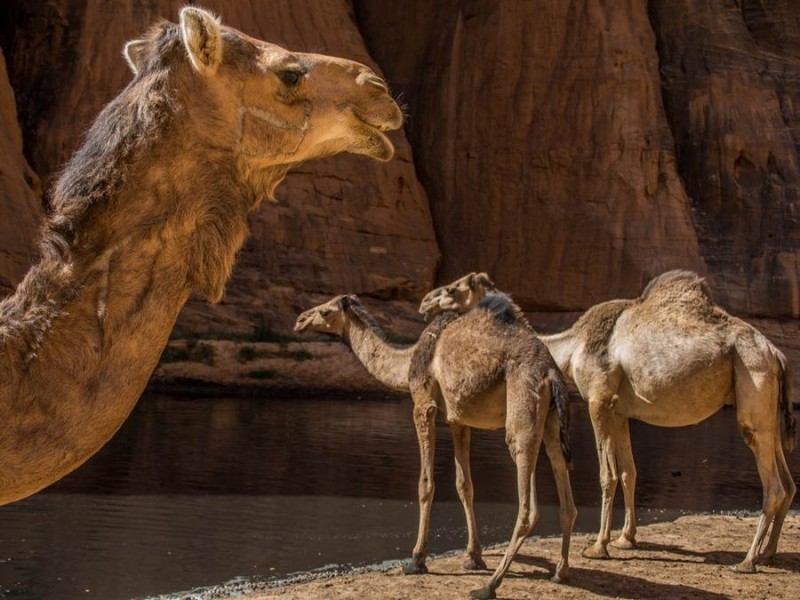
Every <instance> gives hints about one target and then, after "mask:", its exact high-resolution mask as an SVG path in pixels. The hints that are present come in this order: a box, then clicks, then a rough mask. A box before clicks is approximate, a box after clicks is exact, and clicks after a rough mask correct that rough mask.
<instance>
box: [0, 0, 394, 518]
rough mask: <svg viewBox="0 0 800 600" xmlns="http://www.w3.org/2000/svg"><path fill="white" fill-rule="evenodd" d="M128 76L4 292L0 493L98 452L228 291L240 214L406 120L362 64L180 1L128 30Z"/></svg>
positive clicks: (33, 486)
mask: <svg viewBox="0 0 800 600" xmlns="http://www.w3.org/2000/svg"><path fill="white" fill-rule="evenodd" d="M124 55H125V59H126V60H127V62H128V64H129V65H130V67H131V69H132V71H133V73H134V76H133V80H132V81H131V82H130V84H129V85H128V86H127V87H126V88H125V89H124V90H123V91H122V92H121V93H120V94H119V96H117V97H116V98H115V99H114V100H112V101H111V102H110V103H109V104H108V105H107V106H106V107H105V108H104V109H103V110H102V112H101V113H100V115H99V116H98V118H97V120H96V121H95V123H94V124H93V126H92V127H91V129H90V130H89V131H88V133H87V136H86V139H85V142H84V144H83V146H82V147H81V148H80V149H79V150H78V151H77V152H76V154H75V155H74V156H73V157H72V159H71V160H70V161H69V162H68V164H67V165H66V167H65V169H64V170H63V172H62V174H61V175H60V177H59V179H58V181H57V183H56V184H55V187H54V190H53V194H52V203H51V209H52V210H51V212H50V214H49V216H48V219H47V223H46V224H45V226H44V231H43V239H42V241H41V244H40V254H41V259H40V261H39V262H38V263H37V264H35V265H34V266H33V267H32V268H31V269H30V271H29V272H28V273H27V275H26V276H25V277H24V279H23V281H22V282H21V283H20V284H19V286H18V287H17V289H16V291H15V293H14V294H13V295H12V296H10V297H8V298H7V299H5V300H4V301H3V302H2V303H0V422H2V424H3V435H2V437H0V465H2V466H1V467H0V504H4V503H8V502H12V501H14V500H18V499H20V498H24V497H26V496H28V495H30V494H33V493H35V492H37V491H38V490H40V489H42V488H43V487H45V486H47V485H49V484H50V483H52V482H54V481H56V480H57V479H59V478H61V477H62V476H64V475H66V474H67V473H69V472H70V471H72V470H73V469H75V468H77V467H78V466H79V465H80V464H81V463H83V462H84V461H85V460H87V459H88V458H89V457H90V456H91V455H92V454H94V453H95V452H96V451H97V450H98V449H99V448H100V447H101V446H102V445H103V444H105V443H106V442H107V441H108V440H109V439H110V438H111V437H112V435H113V434H114V433H115V432H116V431H117V429H118V428H119V427H120V426H121V424H122V422H123V421H124V420H125V418H126V417H127V416H128V414H129V413H130V411H131V410H132V409H133V406H134V405H135V403H136V401H137V400H138V398H139V396H140V394H141V393H142V391H143V390H144V388H145V385H146V383H147V380H148V378H149V376H150V374H151V373H152V371H153V369H154V368H155V366H156V364H157V362H158V359H159V356H160V355H161V352H162V350H163V348H164V347H165V345H166V343H167V341H168V337H169V334H170V331H171V329H172V327H173V325H174V323H175V319H176V317H177V316H178V313H179V312H180V310H181V307H183V305H184V303H185V302H186V300H187V298H188V297H189V294H190V293H191V292H193V291H197V292H199V293H200V294H202V295H204V296H205V297H206V298H207V299H208V300H209V301H211V302H216V301H218V300H219V299H220V297H221V296H222V294H223V290H224V286H225V282H226V280H227V279H228V277H229V275H230V273H231V269H232V266H233V263H234V258H235V255H236V252H237V250H238V249H239V248H240V247H241V245H242V243H243V242H244V239H245V237H246V235H247V216H248V214H249V213H250V212H252V211H253V210H255V209H256V208H257V207H258V206H259V204H260V202H261V200H262V199H263V198H269V199H270V200H272V199H273V194H274V191H275V188H276V186H277V185H278V184H279V183H280V182H281V181H282V180H283V178H284V176H285V175H286V173H287V171H288V170H289V168H290V167H291V166H292V165H294V164H297V163H300V162H303V161H306V160H310V159H313V158H317V157H323V156H329V155H332V154H336V153H338V152H344V151H347V152H352V153H356V154H363V155H366V156H369V157H372V158H375V159H378V160H381V161H386V160H389V159H390V158H391V157H392V154H393V151H394V150H393V146H392V144H391V142H390V141H389V139H388V138H387V137H386V135H385V133H384V132H385V131H388V130H392V129H397V128H399V127H400V126H401V124H402V120H403V117H402V113H401V111H400V109H399V107H398V106H397V104H396V103H395V101H394V100H393V99H392V97H391V95H390V94H389V91H388V88H387V86H386V83H385V82H384V81H383V80H382V79H381V78H379V77H378V76H377V75H375V73H373V72H372V71H371V70H370V69H369V68H368V67H366V66H364V65H361V64H359V63H356V62H353V61H349V60H344V59H340V58H333V57H328V56H323V55H318V54H302V53H295V52H289V51H287V50H285V49H283V48H281V47H279V46H276V45H273V44H269V43H267V42H263V41H260V40H257V39H254V38H251V37H249V36H247V35H245V34H243V33H241V32H239V31H237V30H235V29H232V28H230V27H226V26H223V25H222V24H221V23H220V21H219V19H218V18H217V17H215V16H214V15H212V14H210V13H208V12H206V11H204V10H201V9H198V8H193V7H186V8H184V9H182V10H181V11H180V22H179V23H177V24H176V23H169V22H166V21H165V22H162V23H160V24H158V25H156V26H155V27H153V28H152V29H151V30H150V32H149V33H148V34H147V35H146V36H145V37H144V38H142V39H138V40H134V41H131V42H128V44H127V45H126V46H125V49H124Z"/></svg>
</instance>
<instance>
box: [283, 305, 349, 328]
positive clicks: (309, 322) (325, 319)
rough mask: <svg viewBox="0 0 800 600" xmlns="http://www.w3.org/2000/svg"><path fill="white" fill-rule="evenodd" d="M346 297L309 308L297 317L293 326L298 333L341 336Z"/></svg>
mask: <svg viewBox="0 0 800 600" xmlns="http://www.w3.org/2000/svg"><path fill="white" fill-rule="evenodd" d="M346 298H347V296H336V297H335V298H333V299H331V300H329V301H328V302H326V303H325V304H320V305H319V306H315V307H314V308H310V309H308V310H307V311H305V312H304V313H302V314H301V315H300V316H299V317H297V321H296V322H295V324H294V330H295V331H297V332H298V333H303V332H304V331H308V330H311V331H317V332H319V333H329V334H331V335H341V334H342V332H343V331H344V311H345V306H344V303H345V299H346Z"/></svg>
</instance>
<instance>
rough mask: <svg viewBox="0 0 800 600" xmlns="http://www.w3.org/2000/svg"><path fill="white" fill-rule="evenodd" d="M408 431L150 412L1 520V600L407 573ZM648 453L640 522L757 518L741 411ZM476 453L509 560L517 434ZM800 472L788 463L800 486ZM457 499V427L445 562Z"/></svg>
mask: <svg viewBox="0 0 800 600" xmlns="http://www.w3.org/2000/svg"><path fill="white" fill-rule="evenodd" d="M410 413H411V408H410V401H409V400H407V399H398V398H397V397H386V396H374V397H357V396H355V395H354V396H353V397H348V398H341V397H338V398H336V397H334V398H275V397H264V398H212V399H209V398H186V397H170V396H164V395H147V396H145V397H144V398H143V399H142V400H141V401H140V403H139V405H138V406H137V408H136V410H135V411H134V413H133V415H132V416H131V418H130V419H129V420H128V421H127V422H126V424H125V425H124V426H123V428H122V429H121V430H120V432H119V433H118V434H117V435H116V436H115V438H114V439H113V440H112V442H111V443H110V444H108V445H107V446H106V447H105V448H104V449H103V450H102V451H101V452H100V453H99V454H97V455H96V456H94V457H93V458H92V459H91V460H90V461H89V462H88V463H87V464H86V465H84V466H83V467H82V468H81V469H80V470H78V471H76V472H75V473H73V474H72V475H70V476H69V477H67V478H66V479H64V480H62V481H61V482H59V483H58V484H56V485H54V486H52V487H51V488H49V489H48V490H47V491H45V492H43V493H40V494H37V495H35V496H33V497H31V498H28V499H26V500H24V501H21V502H17V503H15V504H11V505H9V506H5V507H2V509H0V510H1V511H2V528H1V529H0V597H4V598H28V599H40V598H47V599H51V598H52V599H58V600H71V599H73V598H87V599H103V600H117V599H130V598H143V597H148V596H156V595H160V594H169V593H171V592H179V591H181V590H189V589H192V588H195V587H199V586H208V585H213V584H218V583H222V582H225V581H230V580H232V579H235V578H238V577H251V576H279V575H285V574H288V573H292V572H296V571H302V570H308V569H314V568H319V567H323V566H326V565H332V564H355V565H358V564H369V563H375V562H380V561H383V560H387V559H397V558H405V557H407V556H409V555H410V552H411V548H412V547H413V545H414V541H415V536H416V526H417V505H416V486H417V483H416V482H417V476H418V468H419V466H418V465H419V458H418V453H417V444H416V437H415V434H414V429H413V425H412V423H411V416H410ZM573 415H574V417H573V428H572V437H573V450H574V455H575V470H574V471H573V474H572V478H573V486H574V493H575V499H576V503H577V504H578V507H579V511H580V515H579V520H578V530H579V531H594V530H595V529H596V527H597V525H598V521H597V510H596V507H597V505H598V504H599V489H598V484H597V460H596V455H595V450H594V441H593V435H592V430H591V426H590V424H589V422H588V416H587V414H586V410H585V408H584V407H583V405H582V404H579V403H575V406H574V412H573ZM798 417H799V418H800V415H798ZM632 437H633V441H634V453H635V456H636V459H637V466H638V468H639V482H638V488H637V500H638V502H637V504H638V506H639V507H640V517H641V519H642V521H648V520H655V519H667V518H671V517H672V516H674V515H675V514H677V513H678V512H679V511H681V510H685V511H715V510H739V509H741V510H758V508H759V504H760V497H761V489H760V484H759V481H758V476H757V474H756V472H755V465H754V461H753V457H752V455H751V454H750V452H749V450H748V449H747V448H746V447H745V445H744V443H743V442H742V441H741V439H740V438H739V435H738V433H737V431H736V425H735V416H734V413H733V411H732V410H723V411H722V412H720V413H718V414H717V415H715V416H714V417H712V418H711V419H709V420H707V421H705V422H703V423H701V424H700V425H697V426H694V427H687V428H682V429H675V430H672V429H661V428H654V427H649V426H646V425H643V424H641V423H632ZM472 447H473V459H472V464H473V471H474V473H473V475H474V479H475V487H476V511H477V517H478V523H479V526H480V531H481V538H482V541H483V542H484V543H497V542H502V541H505V540H507V539H508V537H509V536H510V533H511V529H512V527H513V521H514V517H515V513H516V506H515V503H516V491H515V485H516V483H515V474H514V469H513V466H512V463H511V460H510V458H509V456H508V453H507V451H506V448H505V445H504V439H503V433H502V432H475V434H474V436H473V444H472ZM798 458H800V457H798V455H797V454H794V455H791V456H790V457H789V462H790V468H791V469H792V472H793V473H795V478H796V479H798V480H799V481H800V478H799V477H798V474H800V460H798ZM453 482H454V473H453V468H452V445H451V443H450V439H449V433H448V431H447V429H446V427H445V426H441V427H440V436H439V439H438V441H437V453H436V483H437V489H436V501H435V503H434V511H433V518H432V531H431V542H432V550H433V551H434V552H443V551H446V550H452V549H459V548H462V547H463V545H464V540H465V528H464V524H463V515H462V511H461V507H460V505H459V504H458V499H457V496H456V493H455V490H454V483H453ZM537 482H538V487H537V489H538V497H539V502H540V505H541V506H542V507H543V508H542V520H541V521H540V523H539V524H538V525H537V528H536V531H535V532H534V533H537V534H555V533H557V532H558V526H557V522H556V514H557V513H556V511H557V508H556V505H557V496H556V494H555V489H554V486H553V484H552V476H551V475H550V473H549V464H548V462H547V460H546V459H545V458H541V460H540V461H539V465H538V473H537ZM619 500H620V499H619V498H618V501H619ZM618 503H619V504H620V505H621V502H618ZM620 513H621V511H617V514H616V517H617V518H616V520H617V521H619V520H621V514H620ZM748 543H749V540H743V542H742V552H744V551H745V549H746V546H747V544H748Z"/></svg>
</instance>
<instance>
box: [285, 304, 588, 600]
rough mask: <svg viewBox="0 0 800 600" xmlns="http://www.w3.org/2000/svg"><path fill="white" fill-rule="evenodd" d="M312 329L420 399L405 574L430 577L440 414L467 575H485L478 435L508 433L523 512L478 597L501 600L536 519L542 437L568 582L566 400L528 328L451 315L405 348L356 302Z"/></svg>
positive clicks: (571, 513) (494, 317) (495, 315)
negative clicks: (414, 513) (414, 515)
mask: <svg viewBox="0 0 800 600" xmlns="http://www.w3.org/2000/svg"><path fill="white" fill-rule="evenodd" d="M308 329H311V330H314V331H319V332H323V333H329V334H332V335H337V336H340V337H341V338H342V339H343V340H344V341H345V343H347V344H348V345H349V346H350V348H351V349H352V350H353V352H354V353H355V354H356V356H357V357H358V358H359V360H361V362H362V363H363V364H364V365H365V366H366V368H367V369H368V370H369V372H370V373H371V374H372V375H374V376H375V377H376V378H378V380H379V381H381V382H383V383H384V384H386V385H388V386H390V387H392V388H394V389H398V390H409V391H410V392H411V394H412V398H413V403H414V425H415V427H416V430H417V437H418V441H419V447H420V480H419V502H420V520H419V532H418V537H417V543H416V546H415V548H414V553H413V558H412V559H411V561H410V562H409V563H408V564H406V566H405V567H404V572H405V573H407V574H413V573H425V572H427V568H426V566H425V560H426V555H427V539H428V529H429V522H430V510H431V504H432V502H433V493H434V482H433V456H434V445H435V441H436V435H435V418H436V414H437V412H440V411H441V413H442V415H443V416H444V418H445V420H446V421H447V423H448V425H449V427H450V432H451V434H452V438H453V445H454V449H455V460H456V486H457V489H458V494H459V498H460V499H461V503H462V506H463V508H464V513H465V515H466V519H467V532H468V544H467V555H468V560H467V563H466V565H465V566H466V567H467V568H472V569H475V568H485V563H484V562H483V559H482V557H481V546H480V542H479V541H478V536H477V528H476V524H475V516H474V510H473V504H472V502H473V487H472V477H471V473H470V465H469V446H470V429H471V428H472V427H477V428H479V429H499V428H501V427H505V428H506V442H507V444H508V447H509V450H510V452H511V456H512V458H513V459H514V462H515V463H516V466H517V485H518V495H519V513H518V517H517V523H516V526H515V527H514V534H513V537H512V539H511V542H510V543H509V546H508V549H507V550H506V553H505V555H504V557H503V560H502V561H501V563H500V565H499V566H498V568H497V570H496V571H495V572H494V574H493V575H492V577H491V579H490V580H489V582H488V584H487V585H486V586H485V587H484V588H481V589H480V590H475V591H474V592H473V597H476V598H493V597H495V590H496V589H497V587H498V586H499V585H500V583H501V581H502V579H503V576H504V575H505V573H506V571H507V570H508V568H509V566H510V564H511V561H512V560H513V559H514V556H515V555H516V553H517V551H518V550H519V547H520V546H521V544H522V542H523V540H524V539H525V537H526V536H527V535H528V534H529V533H530V531H531V529H532V528H533V526H534V525H535V523H536V521H537V520H538V507H537V505H536V495H535V487H534V481H533V475H534V472H535V467H536V459H537V456H538V454H539V446H540V443H541V441H542V439H544V442H545V450H546V452H547V454H548V457H549V459H550V463H551V466H552V468H553V473H554V475H555V479H556V486H557V488H558V494H559V502H560V510H559V518H560V523H561V529H562V533H563V537H562V554H561V559H560V561H559V564H558V566H557V567H556V572H555V577H554V579H556V580H562V579H566V578H567V577H568V575H569V562H568V553H569V541H570V536H571V533H572V527H573V524H574V521H575V516H576V510H575V504H574V502H573V499H572V489H571V487H570V482H569V472H568V468H567V461H568V460H569V440H568V433H567V427H568V418H569V412H568V411H569V407H568V404H567V403H568V394H567V389H566V384H565V383H564V381H563V379H562V376H561V373H560V372H559V370H558V368H557V367H556V365H555V363H554V362H553V359H552V357H551V356H550V355H549V353H548V352H547V350H546V349H545V347H544V346H543V345H542V344H541V343H540V342H538V340H537V339H536V337H535V336H534V335H533V334H532V333H531V332H530V331H529V329H528V328H527V327H525V326H524V325H520V324H519V323H517V322H516V320H515V319H514V316H513V314H509V313H507V312H506V311H505V310H504V309H503V308H500V309H497V308H496V307H492V308H491V309H487V310H476V311H472V312H470V313H469V314H468V315H464V316H463V317H460V318H456V315H454V314H452V313H448V314H444V315H440V316H439V317H437V319H436V320H435V321H434V322H433V323H431V324H430V325H429V326H428V327H427V328H426V329H425V331H424V332H423V333H422V335H421V336H420V339H419V341H418V342H417V343H416V344H414V345H410V346H405V347H401V346H396V345H391V344H389V343H387V342H386V336H385V334H384V333H383V332H382V330H381V329H380V328H379V327H378V325H377V324H376V323H375V321H374V320H373V319H372V318H371V317H370V316H369V314H368V313H367V311H366V309H365V308H364V306H363V305H362V304H361V302H360V301H359V300H358V298H357V297H355V296H352V295H351V296H337V297H335V298H333V299H332V300H330V301H329V302H327V303H325V304H322V305H320V306H317V307H316V308H312V309H310V310H308V311H305V312H304V313H303V314H301V315H300V316H299V317H298V319H297V324H296V325H295V330H297V331H306V330H308ZM404 382H405V385H404ZM551 407H553V408H555V410H550V409H551Z"/></svg>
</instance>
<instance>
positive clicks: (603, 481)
mask: <svg viewBox="0 0 800 600" xmlns="http://www.w3.org/2000/svg"><path fill="white" fill-rule="evenodd" d="M618 482H619V479H618V477H617V475H616V474H615V473H611V472H609V471H604V472H601V473H600V487H602V488H603V491H604V492H610V491H613V490H615V489H617V483H618Z"/></svg>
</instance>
